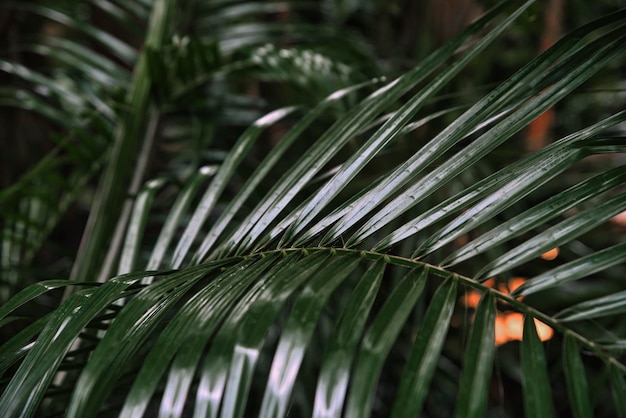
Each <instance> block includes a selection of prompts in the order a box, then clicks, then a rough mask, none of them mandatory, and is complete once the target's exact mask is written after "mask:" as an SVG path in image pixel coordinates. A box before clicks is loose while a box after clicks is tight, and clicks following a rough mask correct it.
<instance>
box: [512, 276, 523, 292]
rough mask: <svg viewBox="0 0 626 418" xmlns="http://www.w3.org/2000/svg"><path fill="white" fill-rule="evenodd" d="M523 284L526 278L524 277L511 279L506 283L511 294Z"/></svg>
mask: <svg viewBox="0 0 626 418" xmlns="http://www.w3.org/2000/svg"><path fill="white" fill-rule="evenodd" d="M525 282H526V278H524V277H513V278H512V279H511V280H509V283H508V285H509V293H511V292H513V291H514V290H515V289H517V288H518V287H520V286H521V285H523V284H524V283H525Z"/></svg>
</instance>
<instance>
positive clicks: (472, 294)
mask: <svg viewBox="0 0 626 418" xmlns="http://www.w3.org/2000/svg"><path fill="white" fill-rule="evenodd" d="M479 301H480V293H478V292H477V291H475V290H470V291H469V292H467V293H466V294H465V296H464V297H463V301H462V302H461V303H463V305H464V306H467V307H469V308H475V307H477V306H478V302H479Z"/></svg>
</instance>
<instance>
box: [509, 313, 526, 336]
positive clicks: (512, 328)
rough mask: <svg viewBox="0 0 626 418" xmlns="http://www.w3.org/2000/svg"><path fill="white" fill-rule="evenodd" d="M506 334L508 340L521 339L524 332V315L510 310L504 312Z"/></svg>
mask: <svg viewBox="0 0 626 418" xmlns="http://www.w3.org/2000/svg"><path fill="white" fill-rule="evenodd" d="M505 324H506V336H507V338H508V339H509V341H513V340H518V341H521V340H522V335H523V333H524V315H522V314H521V313H518V312H510V313H508V314H506V320H505Z"/></svg>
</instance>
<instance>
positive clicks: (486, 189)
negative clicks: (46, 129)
mask: <svg viewBox="0 0 626 418" xmlns="http://www.w3.org/2000/svg"><path fill="white" fill-rule="evenodd" d="M511 3H512V2H504V3H501V4H499V5H497V6H495V7H494V8H492V9H491V10H489V11H487V12H486V13H484V15H483V16H482V17H480V19H478V20H477V21H475V22H474V23H472V24H471V25H470V26H468V27H467V28H466V29H465V30H464V31H463V32H461V33H460V34H459V35H457V36H456V37H455V38H454V39H452V40H451V41H449V42H448V43H447V44H445V45H444V46H442V47H441V48H439V49H437V50H436V51H435V52H433V53H432V54H430V55H429V56H428V57H427V58H425V59H423V60H421V62H420V63H419V65H417V66H415V67H414V68H412V69H409V70H408V71H406V72H405V73H403V74H401V75H399V76H398V77H396V78H393V79H385V78H384V77H380V78H374V79H372V78H371V75H372V74H370V72H371V71H372V68H375V63H374V60H373V59H372V58H371V55H370V52H368V50H367V48H365V47H363V46H362V45H363V43H362V41H361V40H360V38H359V36H358V35H350V36H344V35H343V34H342V33H340V32H338V31H337V27H336V26H333V25H331V24H319V25H314V26H311V25H309V24H307V23H306V17H307V16H308V13H313V12H311V9H310V8H311V7H313V8H315V5H311V4H308V3H304V2H303V3H302V4H297V6H294V7H295V10H292V9H289V8H287V6H288V4H286V3H278V2H277V3H274V2H269V3H255V2H246V3H240V2H234V1H228V0H224V1H215V2H206V3H205V2H192V1H187V2H183V3H182V4H179V2H173V1H168V0H154V1H147V0H132V1H126V2H119V3H117V2H103V1H97V0H94V1H92V2H89V3H88V4H89V5H90V7H92V8H93V9H92V10H91V11H92V13H99V14H101V15H102V16H107V17H108V18H109V19H111V21H112V22H115V25H112V27H115V28H116V29H114V30H111V31H108V32H107V31H104V30H103V29H100V28H98V27H97V26H96V25H94V24H92V23H86V22H85V21H84V20H81V19H80V18H77V17H75V16H76V15H75V12H76V9H74V8H73V7H76V6H75V5H72V4H69V5H68V4H63V3H61V4H59V6H58V7H55V8H47V7H44V6H41V5H35V4H31V3H26V4H17V5H14V6H12V7H14V9H13V10H19V11H20V13H28V14H29V16H30V14H33V15H37V16H41V17H44V18H45V19H49V20H52V21H54V22H57V23H56V24H60V25H63V27H64V28H66V29H64V30H63V31H61V34H60V36H53V35H46V36H45V38H44V40H43V41H42V42H36V43H33V44H29V45H27V46H25V47H24V48H26V49H27V50H28V51H30V52H31V53H34V54H37V55H38V56H41V57H43V58H44V59H45V60H47V61H46V62H48V63H51V65H52V70H50V71H48V72H43V71H40V70H37V69H36V68H29V67H27V66H24V65H21V64H19V63H17V62H14V61H9V60H5V61H2V62H0V69H1V70H3V71H4V72H5V73H9V74H11V75H13V76H14V77H16V79H18V80H19V82H14V83H12V84H11V85H10V86H8V87H6V88H3V96H2V97H3V103H4V104H5V105H6V104H9V105H11V106H17V107H23V108H27V109H29V110H30V111H33V112H35V113H37V114H38V115H40V116H41V117H42V118H45V119H46V120H49V121H50V123H51V124H53V126H54V128H55V131H56V132H57V133H59V132H60V133H61V134H57V135H59V136H60V138H61V139H60V140H59V145H58V146H57V148H56V149H54V150H53V151H52V153H51V154H50V156H48V157H46V158H45V159H43V160H42V161H41V162H40V163H39V164H38V165H37V166H36V167H35V168H34V169H32V170H31V171H29V172H28V173H27V174H26V175H24V176H23V177H21V178H20V180H18V181H17V182H15V183H14V184H13V185H12V186H11V187H10V188H7V189H5V190H3V192H2V195H1V200H0V201H2V203H3V208H5V209H6V210H5V213H6V216H5V219H4V221H3V231H4V234H3V249H2V251H3V252H2V263H3V264H2V266H3V276H4V277H3V284H4V286H5V287H4V288H5V289H6V290H5V292H4V293H3V294H2V298H3V302H4V303H3V305H2V307H0V318H2V322H1V323H0V324H2V325H3V327H8V326H13V325H12V324H13V323H14V322H15V321H18V320H22V321H23V320H24V317H28V318H27V323H26V325H24V326H21V327H19V328H13V329H19V332H16V333H15V334H14V335H12V336H11V337H10V338H7V341H5V342H4V343H3V344H2V345H1V346H0V359H1V360H0V364H1V365H2V371H3V376H4V380H2V386H3V394H2V397H1V398H0V416H3V417H13V416H48V415H50V416H54V415H62V416H76V417H91V416H98V415H103V416H105V415H106V416H108V415H112V416H123V417H131V416H133V417H134V416H156V415H157V414H158V415H159V416H218V415H220V416H223V417H231V416H237V417H242V416H256V415H260V416H272V417H274V416H285V415H289V416H301V415H302V416H311V415H313V416H316V417H322V416H328V417H331V416H332V417H336V416H347V417H363V416H370V415H372V416H392V417H414V416H418V415H420V414H424V415H425V416H449V415H451V414H452V413H454V414H455V416H457V417H484V416H486V414H487V413H489V414H491V415H495V414H497V413H498V411H499V410H500V411H501V413H502V414H504V415H503V416H518V415H522V411H523V414H524V415H525V416H528V417H536V416H542V417H543V416H557V415H573V416H577V417H586V416H592V415H593V414H594V413H595V414H596V415H598V416H602V415H603V416H616V415H617V414H620V416H626V410H625V408H624V404H623V402H622V399H624V397H625V396H626V384H625V381H624V374H625V372H626V366H625V364H624V363H623V354H622V352H621V349H622V348H623V347H624V336H623V330H624V324H625V323H624V320H623V319H622V318H621V317H620V315H621V314H622V313H623V312H624V310H625V308H626V293H625V292H624V291H623V274H624V262H625V261H626V244H624V242H619V236H617V235H616V236H614V237H609V238H606V236H607V234H606V231H607V229H606V228H607V221H609V220H610V219H612V218H613V217H614V216H616V215H618V214H619V213H621V212H623V211H625V210H626V195H624V193H623V187H624V182H625V180H626V170H625V169H624V167H623V166H619V165H615V164H613V165H611V164H606V163H604V161H609V160H607V159H606V157H607V155H609V154H613V153H623V152H624V151H626V146H625V142H624V137H623V136H621V135H623V124H624V121H625V120H626V111H624V110H623V109H620V108H619V105H618V108H617V109H612V110H609V111H607V112H605V113H604V114H601V115H599V116H598V118H597V120H595V121H594V122H592V123H591V124H587V125H586V126H583V127H579V128H576V129H574V130H572V131H570V132H568V133H567V134H566V135H564V136H562V137H561V138H557V139H556V140H555V141H554V142H552V143H551V144H549V145H548V146H546V147H545V148H543V149H541V150H539V151H537V152H534V153H531V154H525V153H523V152H519V150H516V146H518V145H519V139H520V138H521V135H519V133H520V132H521V131H522V130H523V129H524V128H525V127H526V126H527V125H528V124H529V123H530V122H531V121H533V120H534V119H535V118H537V117H538V116H539V115H541V114H542V113H543V112H545V111H546V110H547V109H549V108H551V107H552V106H554V105H556V104H557V103H559V102H561V101H562V100H563V99H565V98H567V97H570V96H572V95H575V94H577V92H578V91H579V87H580V86H581V85H583V83H585V82H586V81H587V80H589V79H590V78H592V77H594V76H596V77H597V74H601V75H603V74H604V75H605V76H606V74H607V71H609V72H610V71H615V70H614V68H619V65H617V64H619V63H620V62H623V59H624V48H623V45H624V42H625V39H624V23H625V20H626V10H622V11H618V12H615V13H611V14H607V15H604V16H601V17H599V18H596V19H594V20H592V21H590V22H589V23H587V24H585V25H583V26H581V27H579V28H577V29H576V30H574V31H572V32H570V33H569V34H567V35H566V36H564V37H563V38H562V39H561V40H560V41H559V42H558V43H557V44H555V45H554V46H553V47H552V48H550V49H549V50H547V51H546V52H545V53H543V54H541V55H539V56H537V57H536V58H535V59H533V60H532V61H530V62H529V63H528V64H527V65H525V66H524V67H523V68H521V69H519V70H518V71H517V72H516V73H515V74H513V75H511V76H510V77H508V78H507V79H506V80H505V81H504V82H502V83H501V84H500V85H498V86H496V87H495V88H493V89H491V90H490V91H488V92H487V93H486V94H484V95H483V96H482V97H481V98H479V99H478V100H476V101H474V102H473V103H470V104H469V105H467V104H463V105H461V106H448V107H446V105H443V106H442V105H438V103H440V102H438V99H440V98H441V97H442V94H441V93H442V92H443V89H445V88H446V87H447V86H450V83H452V81H453V80H454V78H455V76H457V75H458V74H459V72H461V71H462V70H463V69H464V68H465V67H466V66H467V65H468V64H469V63H470V62H471V61H472V60H473V59H474V58H476V57H477V56H479V55H480V54H481V53H482V52H484V51H485V50H486V49H487V48H489V47H490V45H493V42H494V41H495V39H496V38H497V37H498V36H499V35H500V34H502V33H503V32H505V31H506V29H507V27H509V26H510V24H511V23H512V22H514V21H515V20H516V19H518V18H519V17H520V16H522V15H524V13H527V11H528V9H529V7H531V5H532V3H533V1H528V2H524V3H523V4H520V3H517V2H515V3H517V4H511ZM81 7H82V6H81ZM288 11H289V13H293V16H288V19H286V20H285V19H283V16H282V14H285V13H288ZM298 12H300V13H301V15H300V16H301V17H302V20H298V17H297V16H298ZM259 15H262V16H264V18H263V19H258V18H257V16H259ZM291 18H293V19H295V22H296V23H293V21H292V20H290V19H291ZM120 26H122V27H124V28H125V29H127V30H128V34H123V35H120V34H119V33H117V32H118V31H119V30H118V29H117V28H118V27H120ZM142 26H143V27H145V28H146V30H145V38H143V39H141V38H140V36H141V34H142V31H141V30H134V29H136V28H137V27H142ZM70 31H72V32H70ZM73 31H77V32H78V33H81V36H80V37H76V36H74V35H72V33H73ZM329 42H330V43H332V45H333V46H334V47H335V49H334V50H335V51H341V52H340V53H337V52H335V53H334V52H333V50H331V49H329V48H328V45H329ZM132 45H141V48H140V49H139V50H137V49H136V48H134V47H133V46H132ZM341 57H345V58H346V61H342V60H341ZM348 58H349V59H348ZM616 63H617V64H616ZM612 69H613V70H612ZM268 85H269V86H270V87H275V89H270V91H269V92H268V93H267V95H263V94H262V93H263V92H262V90H263V88H265V87H266V86H268ZM285 86H286V87H285ZM279 88H285V89H288V90H287V91H288V93H285V94H278V93H277V89H279ZM251 92H252V93H253V94H252V93H251ZM290 95H291V96H293V97H295V103H283V105H282V106H281V107H279V108H277V109H276V110H273V111H271V112H269V113H266V114H263V109H265V108H266V107H265V105H264V103H263V101H262V100H261V98H260V97H263V98H264V99H265V100H267V101H268V102H272V101H279V100H280V99H281V98H284V97H286V96H290ZM622 103H623V102H622ZM598 113H599V112H598ZM620 124H621V125H620ZM241 126H246V128H245V129H244V130H242V129H240V128H241ZM424 126H426V127H431V126H432V127H441V129H440V130H439V131H427V132H426V134H424V133H423V131H418V132H417V133H416V130H417V129H418V128H420V127H424ZM420 132H421V133H420ZM235 133H236V135H237V137H236V138H235V139H233V135H235ZM109 138H112V139H111V140H109ZM155 144H156V145H155ZM157 145H158V146H157ZM591 156H593V157H594V158H602V161H603V165H602V167H600V168H598V169H596V171H595V172H593V173H592V174H590V175H582V176H581V175H577V176H571V175H568V173H570V172H571V170H572V168H573V167H580V165H581V160H583V159H585V158H587V157H591ZM100 167H103V168H102V170H103V171H102V174H101V176H100V178H99V181H98V187H97V193H96V197H95V199H94V200H93V203H92V204H91V208H90V216H89V220H88V222H87V225H86V227H85V233H84V235H83V239H82V242H81V245H80V248H79V249H78V252H77V255H76V257H75V261H74V263H73V265H72V267H71V273H70V275H69V277H65V278H64V279H62V280H50V279H51V277H49V278H48V280H41V281H37V282H35V283H33V284H30V285H29V286H26V287H24V285H23V283H24V281H25V280H28V279H27V278H26V277H25V275H24V270H20V269H19V268H18V267H20V266H21V267H23V266H27V265H28V264H29V263H31V262H32V260H33V259H34V257H35V256H36V253H37V251H38V250H39V249H40V248H41V247H42V245H45V242H46V239H47V238H48V237H49V236H50V233H51V231H52V230H53V229H54V227H55V226H56V225H58V221H59V220H60V219H61V218H62V217H63V214H64V213H65V212H66V211H67V209H68V208H69V207H70V206H71V205H72V204H73V202H77V200H78V199H81V195H83V194H84V193H85V190H89V185H90V184H91V182H92V181H93V180H94V178H95V176H96V174H98V173H99V172H100ZM68 173H69V174H68ZM83 199H84V198H83ZM593 232H595V233H596V234H603V239H602V240H601V241H600V242H597V240H596V241H594V240H593V239H592V240H587V238H588V237H590V236H591V233H593ZM554 248H560V250H561V253H562V256H561V257H559V259H562V260H564V262H562V263H560V264H559V265H557V266H556V267H554V266H553V264H551V263H548V262H544V261H538V260H539V257H540V256H541V255H542V254H544V253H546V252H547V251H549V250H551V249H554ZM516 276H524V277H530V278H529V279H528V280H526V281H525V282H524V284H522V285H521V286H519V287H517V288H516V289H514V290H512V289H507V288H506V283H509V279H510V278H512V277H516ZM491 278H494V280H495V282H496V283H499V285H497V284H496V285H493V284H489V283H492V282H493V281H494V280H489V279H491ZM20 288H22V290H20V291H17V290H19V289H20ZM58 289H62V290H63V292H64V294H63V296H62V298H61V297H59V298H58V303H57V304H56V306H54V307H53V308H51V309H47V310H42V309H41V308H33V307H34V306H37V302H38V300H39V299H40V298H41V297H42V296H45V295H52V297H54V294H55V293H54V292H55V290H58ZM509 290H512V291H509ZM476 292H478V293H476ZM476 294H480V295H481V297H480V302H479V303H478V304H477V305H469V302H468V304H467V305H466V306H465V307H463V306H462V304H461V303H460V302H459V300H461V301H463V300H469V299H470V298H469V296H471V295H476ZM464 295H465V298H463V296H464ZM59 296H60V294H59ZM460 298H461V299H460ZM55 300H56V299H55ZM29 312H30V313H29ZM33 312H34V313H35V314H34V315H33ZM508 313H517V314H521V315H522V316H523V319H521V320H520V322H519V324H520V326H521V327H523V337H522V336H521V334H520V339H521V342H519V343H518V342H514V343H511V344H507V345H506V346H501V347H500V348H497V347H496V341H495V335H496V330H495V327H496V323H497V319H498V318H500V317H501V316H502V315H504V314H508ZM546 325H547V326H548V327H550V328H551V329H552V330H553V331H554V333H555V335H554V337H553V338H552V340H550V342H549V343H546V344H542V342H541V340H540V336H541V337H543V335H542V334H541V333H538V330H541V329H545V327H546ZM539 326H542V327H544V328H540V327H539ZM3 335H4V334H3ZM544 339H545V338H544ZM518 348H519V353H517V352H516V350H517V349H518ZM494 365H495V367H494ZM598 370H599V371H598ZM597 385H604V386H602V387H603V388H610V390H608V391H605V390H598V389H596V387H599V386H597ZM498 391H500V392H502V394H498ZM519 392H521V395H518V393H519ZM611 398H613V399H611ZM521 405H523V409H522V408H520V406H521Z"/></svg>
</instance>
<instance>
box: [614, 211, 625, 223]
mask: <svg viewBox="0 0 626 418" xmlns="http://www.w3.org/2000/svg"><path fill="white" fill-rule="evenodd" d="M611 222H613V223H616V224H618V225H620V226H626V211H624V212H622V213H620V214H617V215H615V216H614V217H613V218H611Z"/></svg>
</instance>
